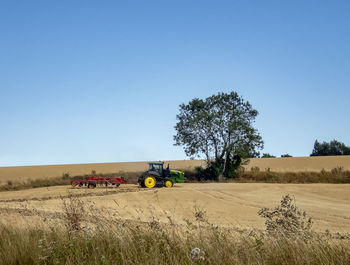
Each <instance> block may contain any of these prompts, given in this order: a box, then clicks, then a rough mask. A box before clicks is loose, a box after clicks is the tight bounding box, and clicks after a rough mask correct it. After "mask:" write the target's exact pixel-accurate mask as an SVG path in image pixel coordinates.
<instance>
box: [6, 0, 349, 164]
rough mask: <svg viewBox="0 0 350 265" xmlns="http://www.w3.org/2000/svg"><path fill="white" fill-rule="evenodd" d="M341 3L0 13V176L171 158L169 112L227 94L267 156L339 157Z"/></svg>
mask: <svg viewBox="0 0 350 265" xmlns="http://www.w3.org/2000/svg"><path fill="white" fill-rule="evenodd" d="M349 14H350V2H349V1H203V0H201V1H191V0H187V1H164V0H163V1H73V0H70V1H35V0H33V1H1V2H0V32H1V34H0V98H1V104H0V124H1V130H0V165H2V166H9V165H32V164H33V165H34V164H61V163H88V162H114V161H143V160H168V159H169V160H170V159H185V158H186V156H185V154H184V152H183V151H182V148H181V147H175V146H173V135H174V133H175V131H174V128H173V127H174V125H175V123H176V114H177V113H178V106H179V104H181V103H186V102H188V101H189V100H191V99H192V98H194V97H199V98H205V97H207V96H210V95H212V94H215V93H218V92H229V91H231V90H234V91H237V92H238V93H239V94H240V95H242V96H243V97H244V98H245V99H246V100H248V101H250V102H251V103H252V105H253V106H254V107H255V108H256V109H257V110H258V111H259V112H260V115H259V117H258V119H257V121H256V127H257V128H258V130H259V132H260V133H261V135H262V137H263V140H264V141H265V149H264V150H263V152H268V153H271V154H274V155H277V156H280V155H281V154H285V153H289V154H291V155H293V156H308V155H309V154H310V153H311V151H312V147H313V143H314V141H315V139H318V140H320V141H329V140H332V139H337V140H340V141H342V142H344V143H345V144H347V145H350V133H349V131H350V122H349V117H350V107H349V98H350V48H349V47H350V16H349Z"/></svg>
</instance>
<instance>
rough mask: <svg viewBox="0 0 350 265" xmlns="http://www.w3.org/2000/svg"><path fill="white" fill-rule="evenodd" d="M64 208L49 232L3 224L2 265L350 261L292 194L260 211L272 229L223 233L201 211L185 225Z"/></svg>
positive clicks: (340, 241)
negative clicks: (313, 225)
mask: <svg viewBox="0 0 350 265" xmlns="http://www.w3.org/2000/svg"><path fill="white" fill-rule="evenodd" d="M285 198H287V200H285ZM288 200H289V201H288ZM62 207H63V214H62V215H60V219H59V220H58V221H57V223H56V224H55V225H54V226H51V227H43V226H40V225H38V227H32V228H30V229H25V228H18V227H14V226H9V225H4V224H3V225H0V264H9V265H11V264H350V239H349V238H348V237H343V236H338V237H335V236H334V235H330V234H318V233H315V232H312V231H311V230H309V228H310V227H309V226H307V225H305V224H304V223H302V222H300V221H304V220H305V218H304V214H303V213H300V214H299V213H298V211H299V210H298V209H296V208H294V207H295V205H293V204H291V201H290V197H284V199H283V200H282V201H281V205H280V206H279V208H275V209H274V210H272V211H268V210H267V209H262V210H261V211H260V212H259V214H260V215H261V216H262V217H264V218H266V220H267V221H269V222H267V228H266V231H255V230H251V231H240V230H237V229H233V228H232V229H231V228H225V229H224V228H218V227H216V226H215V225H213V224H210V223H209V222H208V221H207V219H206V213H205V211H204V210H201V209H196V210H195V211H194V218H193V220H192V221H189V220H186V225H184V226H181V227H180V226H177V225H174V224H173V222H172V220H171V218H169V223H167V224H162V223H160V222H158V221H157V220H156V219H153V220H150V221H149V222H128V221H125V220H119V219H110V218H108V217H107V216H106V215H105V214H99V213H98V212H96V211H89V210H88V209H89V207H85V206H84V204H83V203H82V202H81V201H80V200H79V198H77V197H70V198H69V199H67V200H64V201H63V205H62ZM276 209H281V210H276ZM276 212H277V213H278V214H277V215H276ZM281 214H282V215H281ZM276 218H277V219H276ZM277 226H279V227H277ZM271 231H273V233H272V232H271Z"/></svg>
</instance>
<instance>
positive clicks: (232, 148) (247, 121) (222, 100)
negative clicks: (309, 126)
mask: <svg viewBox="0 0 350 265" xmlns="http://www.w3.org/2000/svg"><path fill="white" fill-rule="evenodd" d="M257 115H258V111H257V110H255V109H254V108H253V107H252V105H251V104H250V103H249V102H248V101H245V100H244V99H243V98H242V97H241V96H239V95H238V94H237V93H236V92H231V93H218V94H217V95H212V96H210V97H208V98H206V99H204V100H203V99H199V98H195V99H193V100H191V101H190V102H189V103H188V104H181V105H180V113H179V114H178V115H177V123H176V125H175V129H176V135H175V136H174V140H175V145H179V146H183V148H184V151H185V153H186V155H187V156H190V157H194V156H197V157H203V156H204V157H205V158H206V161H207V164H208V166H214V165H215V167H216V175H217V176H221V175H223V176H225V177H230V176H232V174H231V173H232V170H234V169H235V168H237V166H238V164H240V162H241V160H242V159H243V158H248V157H256V156H258V155H259V152H258V150H259V149H261V148H262V147H263V141H262V138H261V136H260V135H259V133H258V131H257V129H255V128H254V127H253V123H254V121H255V118H256V117H257Z"/></svg>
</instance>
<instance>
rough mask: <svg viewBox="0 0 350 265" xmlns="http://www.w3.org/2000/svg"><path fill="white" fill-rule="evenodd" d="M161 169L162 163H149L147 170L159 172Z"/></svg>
mask: <svg viewBox="0 0 350 265" xmlns="http://www.w3.org/2000/svg"><path fill="white" fill-rule="evenodd" d="M162 169H163V167H162V165H156V164H150V165H149V170H150V171H157V172H159V173H162Z"/></svg>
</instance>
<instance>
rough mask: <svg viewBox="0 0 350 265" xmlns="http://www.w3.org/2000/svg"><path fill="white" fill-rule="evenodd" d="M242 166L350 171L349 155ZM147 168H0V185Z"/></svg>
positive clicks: (185, 163)
mask: <svg viewBox="0 0 350 265" xmlns="http://www.w3.org/2000/svg"><path fill="white" fill-rule="evenodd" d="M168 163H169V164H170V167H171V168H173V169H180V170H193V169H194V168H195V167H198V166H205V162H204V161H203V160H175V161H165V164H168ZM244 167H245V169H246V170H248V171H249V170H251V168H259V170H260V171H266V170H271V171H273V172H320V171H321V170H322V169H324V170H326V171H331V170H332V169H333V168H337V167H342V168H343V170H350V156H324V157H286V158H252V159H250V161H249V163H248V164H247V165H245V166H244ZM146 168H147V162H121V163H95V164H67V165H45V166H18V167H0V184H1V183H6V182H7V181H14V182H16V181H17V182H18V181H26V180H28V179H42V178H55V177H60V176H62V174H64V173H69V175H70V176H81V175H86V174H90V173H91V171H92V170H94V171H96V172H97V173H99V174H109V173H118V172H119V173H120V174H121V175H123V172H124V173H125V172H129V173H130V172H142V171H145V170H146Z"/></svg>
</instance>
